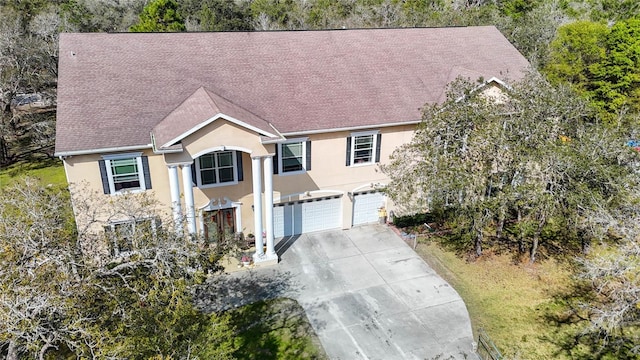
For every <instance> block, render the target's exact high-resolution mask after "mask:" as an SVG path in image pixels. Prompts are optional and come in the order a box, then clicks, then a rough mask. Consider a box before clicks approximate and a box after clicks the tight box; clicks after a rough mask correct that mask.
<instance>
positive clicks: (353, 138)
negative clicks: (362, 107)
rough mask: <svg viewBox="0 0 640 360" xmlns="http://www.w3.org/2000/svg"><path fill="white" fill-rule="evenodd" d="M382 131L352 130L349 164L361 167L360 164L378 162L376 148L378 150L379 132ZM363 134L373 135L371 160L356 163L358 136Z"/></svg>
mask: <svg viewBox="0 0 640 360" xmlns="http://www.w3.org/2000/svg"><path fill="white" fill-rule="evenodd" d="M379 133H380V131H379V130H371V131H359V132H352V133H351V135H349V136H351V152H350V154H351V155H350V156H351V157H350V159H349V164H350V165H349V166H350V167H359V166H366V165H373V164H375V163H376V155H377V153H376V150H377V145H378V134H379ZM362 136H371V137H372V138H373V141H372V142H371V160H370V161H367V162H361V163H357V164H356V163H355V161H354V160H355V156H356V151H355V150H356V138H357V137H362Z"/></svg>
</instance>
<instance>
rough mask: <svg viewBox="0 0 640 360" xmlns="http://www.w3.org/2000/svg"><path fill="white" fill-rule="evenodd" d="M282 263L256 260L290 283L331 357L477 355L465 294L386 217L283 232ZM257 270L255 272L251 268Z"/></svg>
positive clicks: (260, 270) (265, 271)
mask: <svg viewBox="0 0 640 360" xmlns="http://www.w3.org/2000/svg"><path fill="white" fill-rule="evenodd" d="M277 250H278V253H279V255H280V258H281V261H280V263H279V264H278V265H277V266H274V267H270V268H257V269H255V270H253V271H252V272H256V273H262V274H263V275H265V276H267V278H272V279H278V280H280V281H282V280H283V277H287V284H289V285H288V286H287V287H286V289H285V290H283V291H282V292H281V293H280V294H278V295H279V296H288V297H291V298H294V299H296V300H297V301H298V302H299V303H300V305H301V306H302V307H303V308H304V309H305V312H306V314H307V317H308V318H309V321H310V322H311V324H312V326H313V328H314V330H315V331H316V333H317V334H318V336H319V338H320V341H321V342H322V345H323V347H324V349H325V351H326V353H327V354H328V356H329V358H330V359H344V360H347V359H349V360H350V359H384V360H389V359H436V358H437V359H452V358H453V359H466V358H471V357H474V355H472V353H473V334H472V331H471V322H470V320H469V315H468V312H467V309H466V307H465V305H464V302H463V301H462V299H461V298H460V296H459V295H458V294H457V293H456V291H455V290H454V289H453V288H452V287H451V286H449V284H448V283H447V282H445V281H444V280H443V279H442V278H440V277H439V276H438V275H437V274H436V273H435V272H434V271H433V270H432V269H431V268H430V267H429V266H428V265H427V264H426V263H425V262H424V260H422V258H420V257H419V256H418V255H417V254H416V253H415V252H414V251H413V250H412V249H411V248H410V247H409V246H408V245H406V244H405V242H404V241H403V240H402V239H400V238H399V237H398V236H397V235H396V234H395V233H394V232H392V231H391V230H390V229H388V228H387V227H386V226H383V225H367V226H360V227H355V228H352V229H350V230H339V231H338V230H336V231H324V232H316V233H309V234H303V235H300V236H299V237H297V238H292V239H289V238H283V239H281V240H280V242H279V243H278V245H277ZM254 276H255V274H254Z"/></svg>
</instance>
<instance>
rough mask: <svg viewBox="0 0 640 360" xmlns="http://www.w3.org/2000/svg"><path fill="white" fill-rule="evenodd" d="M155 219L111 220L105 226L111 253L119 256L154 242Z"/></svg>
mask: <svg viewBox="0 0 640 360" xmlns="http://www.w3.org/2000/svg"><path fill="white" fill-rule="evenodd" d="M156 227H157V220H156V219H153V218H145V219H137V220H127V221H118V222H113V223H111V224H109V225H107V226H105V234H106V235H107V239H108V241H109V245H110V248H111V254H112V255H113V256H120V255H123V254H126V253H129V252H131V251H134V250H139V249H142V248H145V247H147V246H148V245H151V244H153V243H155V238H156V231H157V229H156Z"/></svg>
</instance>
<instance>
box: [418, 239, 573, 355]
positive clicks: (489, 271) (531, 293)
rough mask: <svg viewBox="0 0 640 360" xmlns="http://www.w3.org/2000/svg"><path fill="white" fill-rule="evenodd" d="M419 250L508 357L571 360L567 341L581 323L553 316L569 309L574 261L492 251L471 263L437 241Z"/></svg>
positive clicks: (474, 325)
mask: <svg viewBox="0 0 640 360" xmlns="http://www.w3.org/2000/svg"><path fill="white" fill-rule="evenodd" d="M416 251H417V252H418V253H419V254H420V255H421V256H422V257H423V258H424V259H425V260H426V261H427V263H429V265H431V266H432V267H433V268H434V270H436V271H437V272H438V273H439V274H440V275H441V276H442V277H443V278H445V279H446V280H447V281H448V282H449V283H450V284H451V285H452V286H453V287H454V288H455V289H456V290H457V292H458V293H459V294H460V296H461V297H462V298H463V300H464V302H465V304H466V305H467V309H468V311H469V314H470V316H471V323H472V326H473V327H474V332H475V331H476V330H477V329H478V328H484V329H485V330H486V332H487V334H488V335H489V336H490V337H491V339H492V340H493V342H494V343H495V344H496V346H497V347H498V348H499V349H500V351H501V352H502V354H503V355H504V356H505V357H506V358H508V359H562V358H570V356H569V355H568V354H567V353H566V351H562V350H563V349H562V346H563V345H562V343H563V341H561V339H566V338H567V334H571V333H573V332H572V331H573V330H574V326H575V325H576V324H569V323H566V324H562V323H559V322H558V321H554V320H553V319H558V318H561V317H562V316H563V315H562V314H565V313H566V310H567V309H568V306H567V305H566V302H565V301H564V300H562V299H561V297H560V296H559V294H566V293H569V292H570V289H571V288H572V285H573V284H572V280H571V274H572V269H571V267H570V265H568V264H564V263H558V262H556V261H554V260H552V259H551V260H545V261H542V262H539V263H536V264H534V265H529V264H528V263H527V264H525V263H514V259H513V257H512V256H509V255H492V254H485V255H483V256H482V257H480V258H479V259H477V260H476V261H473V262H468V261H465V260H464V259H462V258H461V257H460V256H459V255H458V254H456V253H454V252H452V251H447V250H444V249H443V248H442V247H440V246H439V245H437V244H436V243H433V242H429V243H420V244H419V245H418V247H417V249H416Z"/></svg>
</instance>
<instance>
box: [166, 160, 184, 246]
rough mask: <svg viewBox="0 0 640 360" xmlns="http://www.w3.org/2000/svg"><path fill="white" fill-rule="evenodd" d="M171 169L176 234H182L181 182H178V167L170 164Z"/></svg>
mask: <svg viewBox="0 0 640 360" xmlns="http://www.w3.org/2000/svg"><path fill="white" fill-rule="evenodd" d="M168 169H169V188H170V190H171V209H172V210H173V224H174V226H175V230H176V235H178V236H180V235H181V234H182V209H181V206H180V183H179V182H178V167H177V166H176V165H170V166H169V167H168Z"/></svg>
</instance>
